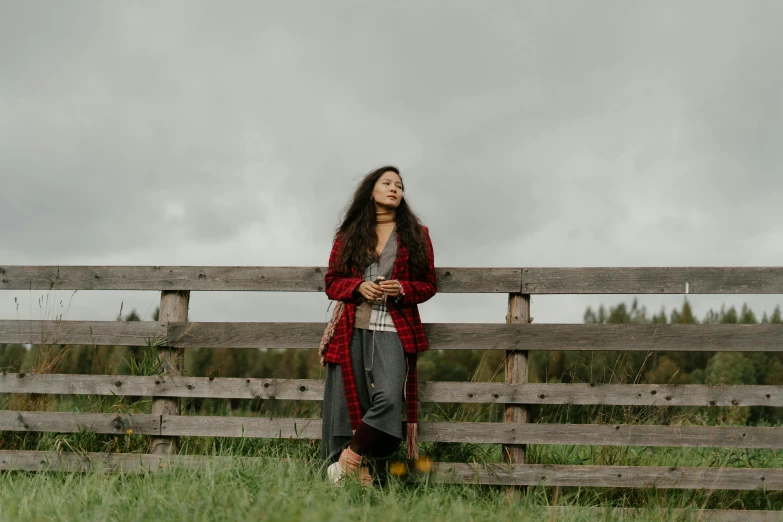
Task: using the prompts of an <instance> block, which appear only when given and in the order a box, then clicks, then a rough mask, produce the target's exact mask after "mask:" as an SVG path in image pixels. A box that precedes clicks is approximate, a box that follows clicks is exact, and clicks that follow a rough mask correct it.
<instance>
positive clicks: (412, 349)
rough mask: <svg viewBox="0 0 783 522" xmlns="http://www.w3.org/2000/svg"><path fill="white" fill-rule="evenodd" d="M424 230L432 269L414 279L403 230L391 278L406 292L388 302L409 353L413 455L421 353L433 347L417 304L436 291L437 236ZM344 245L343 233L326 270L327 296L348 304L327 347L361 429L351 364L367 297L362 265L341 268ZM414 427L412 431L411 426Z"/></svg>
mask: <svg viewBox="0 0 783 522" xmlns="http://www.w3.org/2000/svg"><path fill="white" fill-rule="evenodd" d="M423 229H424V238H425V242H426V245H427V258H428V260H429V262H428V267H427V271H426V272H425V273H424V275H423V276H421V277H418V278H416V279H412V277H413V276H412V273H411V265H410V256H409V253H408V249H407V248H406V247H405V245H403V244H402V242H401V241H400V236H399V233H398V235H397V240H398V243H399V247H398V249H397V260H396V261H395V263H394V268H393V269H392V274H391V279H394V280H397V281H399V282H400V284H401V285H402V288H403V291H404V292H405V295H404V296H401V298H400V299H399V300H396V299H389V300H388V301H387V302H386V305H387V308H388V310H389V315H391V318H392V321H393V322H394V328H395V329H396V330H397V335H399V337H400V341H401V342H402V347H403V349H404V350H405V354H406V363H407V370H408V371H407V378H406V382H405V399H406V406H407V408H406V409H407V415H406V417H407V420H408V447H409V452H408V453H409V455H413V457H414V458H415V455H416V453H417V451H415V449H413V450H412V448H411V446H412V444H411V443H412V440H411V439H412V438H415V432H416V430H415V425H416V423H417V419H418V397H417V396H418V390H417V372H416V354H418V353H421V352H424V351H426V350H427V349H428V348H429V346H428V344H427V338H426V337H425V335H424V327H423V326H422V324H421V318H420V317H419V309H418V306H417V305H418V304H419V303H423V302H425V301H427V300H428V299H430V298H431V297H432V296H434V295H435V292H436V291H437V290H436V286H435V283H436V279H435V256H434V254H433V251H432V241H431V240H430V234H429V230H428V229H427V227H423ZM341 248H342V244H341V243H340V238H339V236H338V237H337V238H336V239H335V241H334V245H333V246H332V253H331V254H330V256H329V269H328V270H327V272H326V277H325V283H326V295H327V296H328V297H329V299H332V300H335V301H343V302H344V303H345V309H344V310H343V313H342V316H341V317H340V320H339V321H338V323H337V325H336V327H335V331H334V337H332V340H331V342H330V343H329V345H328V346H327V348H326V352H325V354H324V361H325V362H330V363H335V364H339V365H340V369H341V373H342V376H343V385H344V387H345V397H346V400H347V402H348V414H349V416H350V418H351V425H352V426H353V429H356V428H357V426H358V425H359V421H360V420H361V417H362V414H363V412H362V411H361V407H360V404H359V395H358V392H357V391H356V381H355V378H354V375H353V368H352V366H351V350H350V344H351V337H352V336H353V325H354V320H355V318H356V305H357V304H358V303H361V301H362V299H363V297H362V296H361V295H360V294H359V293H358V292H356V293H354V292H355V291H356V289H357V288H358V287H359V285H360V284H361V283H362V281H363V279H362V276H361V272H360V270H359V269H358V268H357V269H355V270H354V271H353V273H350V274H345V273H341V272H339V271H338V269H337V258H338V257H339V255H340V250H341ZM412 429H413V431H412Z"/></svg>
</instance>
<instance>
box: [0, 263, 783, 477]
mask: <svg viewBox="0 0 783 522" xmlns="http://www.w3.org/2000/svg"><path fill="white" fill-rule="evenodd" d="M324 273H325V268H322V267H147V266H145V267H130V266H128V267H126V266H111V267H108V266H105V267H98V266H91V267H86V266H85V267H82V266H62V267H57V266H0V290H156V291H161V313H160V320H159V321H158V322H149V321H147V322H118V321H107V322H83V321H17V320H10V321H0V343H30V344H73V345H76V344H83V345H109V346H125V345H128V346H140V345H144V344H145V343H146V342H147V341H148V340H149V339H151V338H157V339H165V340H166V343H167V345H166V346H162V347H160V348H159V350H160V354H161V355H162V356H163V357H164V358H165V360H166V361H167V363H168V364H169V365H170V371H169V373H168V374H167V375H165V376H152V377H147V376H124V375H123V376H118V375H49V374H46V375H33V374H27V375H26V374H23V373H18V374H12V373H5V374H2V375H0V393H35V394H73V395H83V394H84V395H128V396H152V397H153V406H152V413H151V414H145V415H124V414H120V415H118V414H114V413H61V412H36V411H0V429H1V430H12V431H21V432H61V433H72V432H79V431H81V430H89V431H93V432H96V433H111V434H124V433H126V430H128V429H132V430H133V433H139V434H148V435H151V436H152V442H153V443H152V446H151V453H150V454H148V455H136V454H111V455H107V454H90V455H87V456H84V455H75V454H67V453H60V454H55V453H47V452H30V451H24V452H23V451H0V469H6V470H7V469H24V470H40V469H47V468H56V469H65V470H76V469H86V468H87V467H89V466H90V465H92V463H93V462H94V461H95V460H102V461H103V462H104V463H105V464H106V465H108V466H111V467H122V468H124V469H127V470H133V469H142V468H144V469H155V468H157V467H158V466H160V465H161V463H162V462H164V461H166V460H167V459H172V458H174V457H169V456H168V454H169V453H171V452H175V450H176V448H177V437H179V436H220V437H284V438H289V437H297V438H307V439H317V438H319V437H320V433H321V424H320V420H318V419H296V418H291V419H286V418H261V417H212V416H187V415H180V409H179V399H180V398H182V397H204V398H222V399H235V398H236V399H273V398H277V399H290V400H313V401H318V400H322V397H323V382H322V381H319V380H286V379H271V378H247V379H241V378H212V377H191V376H183V375H182V357H181V355H182V353H183V351H184V350H187V349H188V348H194V347H201V348H287V349H313V348H315V347H317V345H318V340H319V339H320V335H321V333H322V331H323V326H324V325H323V324H322V323H215V322H195V323H190V322H186V319H187V308H188V301H189V298H190V292H192V291H221V290H222V291H226V290H231V291H237V290H244V291H294V292H323V290H324V281H323V276H324ZM437 280H438V291H439V292H440V293H446V292H452V293H453V292H456V293H504V294H508V296H509V299H508V309H507V311H506V314H507V315H506V324H426V325H425V329H426V332H427V336H428V338H429V340H430V343H431V349H434V350H475V349H479V350H501V351H503V352H505V353H506V354H507V357H506V375H505V377H506V378H505V382H504V383H500V382H483V383H473V382H470V383H469V382H426V383H422V384H421V385H420V400H421V401H422V402H443V403H483V404H503V405H505V406H504V408H505V410H504V411H505V415H504V422H502V423H470V422H423V423H421V427H420V439H421V440H422V441H445V442H471V443H483V444H502V445H503V447H504V455H505V457H506V461H507V464H505V465H495V466H474V465H470V464H467V463H464V464H448V463H436V464H435V471H436V472H437V474H438V476H439V477H443V480H452V481H463V482H473V483H481V484H496V485H536V484H545V485H549V486H596V487H633V488H646V487H656V488H684V489H696V488H698V489H730V490H754V489H762V490H766V491H773V490H783V469H777V468H775V469H769V468H766V469H759V468H706V467H704V468H682V467H641V466H639V467H634V466H595V465H532V464H525V445H526V444H573V445H601V446H607V445H608V446H677V447H722V448H773V449H780V448H783V428H780V427H750V426H748V427H724V426H718V427H707V426H668V425H660V426H654V425H624V424H611V425H606V424H539V423H528V422H527V420H528V417H527V407H529V405H534V404H564V405H565V404H586V405H588V404H595V405H601V404H603V405H623V406H705V407H717V406H772V407H781V406H783V386H744V385H743V386H706V385H649V384H638V385H631V384H628V385H625V384H604V385H595V386H593V385H587V384H542V383H528V369H527V362H528V353H529V351H530V350H637V351H646V352H652V351H702V352H703V351H709V352H712V351H739V352H779V351H783V325H775V324H757V325H725V324H720V325H718V324H710V325H669V324H621V325H615V324H612V325H583V324H531V319H530V296H531V295H535V294H783V268H781V267H773V268H766V267H764V268H440V269H438V270H437ZM176 459H179V461H180V462H183V463H185V464H188V463H193V464H196V463H198V462H201V461H203V458H201V457H176Z"/></svg>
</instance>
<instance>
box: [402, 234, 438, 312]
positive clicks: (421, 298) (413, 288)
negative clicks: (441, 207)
mask: <svg viewBox="0 0 783 522" xmlns="http://www.w3.org/2000/svg"><path fill="white" fill-rule="evenodd" d="M424 239H425V241H426V244H427V259H428V260H429V266H428V267H427V272H426V273H425V274H424V276H423V277H422V278H421V280H418V281H412V280H411V281H403V280H400V284H401V285H402V289H403V291H404V292H405V295H404V296H402V300H401V301H400V304H401V305H403V306H404V305H417V304H419V303H423V302H425V301H427V300H428V299H429V298H431V297H432V296H433V295H435V292H437V289H436V286H435V283H436V279H435V254H434V252H433V251H432V241H431V240H430V233H429V230H428V229H427V227H424Z"/></svg>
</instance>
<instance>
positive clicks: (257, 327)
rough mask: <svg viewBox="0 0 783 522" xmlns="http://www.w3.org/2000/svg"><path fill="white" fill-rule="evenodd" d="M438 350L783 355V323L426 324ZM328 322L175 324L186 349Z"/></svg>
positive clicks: (300, 342)
mask: <svg viewBox="0 0 783 522" xmlns="http://www.w3.org/2000/svg"><path fill="white" fill-rule="evenodd" d="M424 329H425V332H426V333H427V339H428V341H429V343H430V349H432V350H444V349H445V350H629V351H697V352H712V351H738V352H751V351H760V352H762V351H768V352H778V351H783V325H779V324H753V325H737V324H708V325H679V324H538V325H537V324H494V323H490V324H486V323H484V324H482V323H470V324H457V323H428V324H425V325H424ZM322 333H323V323H200V322H197V323H171V324H169V330H168V335H169V339H170V340H171V341H172V343H173V345H174V346H176V347H181V348H196V347H201V348H307V349H313V348H314V347H317V346H318V340H319V339H320V338H321V334H322Z"/></svg>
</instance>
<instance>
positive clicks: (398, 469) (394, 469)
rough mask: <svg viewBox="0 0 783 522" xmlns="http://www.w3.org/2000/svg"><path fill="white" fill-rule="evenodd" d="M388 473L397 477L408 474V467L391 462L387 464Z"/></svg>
mask: <svg viewBox="0 0 783 522" xmlns="http://www.w3.org/2000/svg"><path fill="white" fill-rule="evenodd" d="M389 472H390V473H391V474H392V475H397V476H398V477H399V476H402V475H405V473H407V472H408V466H407V465H405V463H404V462H392V463H391V464H389Z"/></svg>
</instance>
